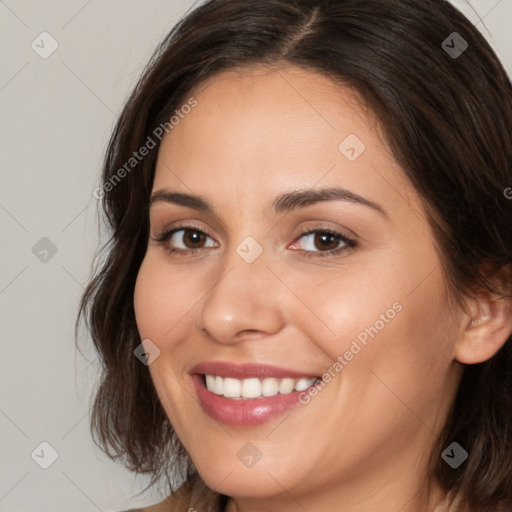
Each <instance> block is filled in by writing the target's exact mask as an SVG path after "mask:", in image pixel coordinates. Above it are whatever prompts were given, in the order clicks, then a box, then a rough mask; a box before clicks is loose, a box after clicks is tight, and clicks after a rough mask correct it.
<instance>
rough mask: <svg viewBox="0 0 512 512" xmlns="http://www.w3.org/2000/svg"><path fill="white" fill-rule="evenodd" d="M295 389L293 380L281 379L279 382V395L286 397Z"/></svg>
mask: <svg viewBox="0 0 512 512" xmlns="http://www.w3.org/2000/svg"><path fill="white" fill-rule="evenodd" d="M294 387H295V380H294V379H283V380H282V381H281V384H279V393H281V394H282V395H288V394H289V393H291V392H292V391H293V388H294Z"/></svg>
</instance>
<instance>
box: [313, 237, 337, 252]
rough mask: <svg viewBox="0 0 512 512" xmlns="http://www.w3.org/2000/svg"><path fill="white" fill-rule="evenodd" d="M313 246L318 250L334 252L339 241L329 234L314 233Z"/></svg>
mask: <svg viewBox="0 0 512 512" xmlns="http://www.w3.org/2000/svg"><path fill="white" fill-rule="evenodd" d="M313 243H314V245H315V247H316V248H317V249H319V250H321V251H322V250H327V251H330V250H335V249H337V248H338V243H339V240H338V239H337V237H336V235H333V234H331V233H322V232H318V233H315V238H314V242H313Z"/></svg>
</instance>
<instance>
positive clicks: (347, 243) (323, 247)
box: [294, 228, 357, 257]
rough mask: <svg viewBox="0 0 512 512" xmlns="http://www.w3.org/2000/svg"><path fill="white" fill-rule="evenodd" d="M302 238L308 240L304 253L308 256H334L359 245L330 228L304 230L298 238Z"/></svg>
mask: <svg viewBox="0 0 512 512" xmlns="http://www.w3.org/2000/svg"><path fill="white" fill-rule="evenodd" d="M301 238H304V239H305V240H306V243H305V244H304V245H305V249H304V251H305V254H304V255H305V256H307V257H310V256H320V257H322V256H332V255H335V254H338V253H340V252H342V251H345V250H347V249H350V248H352V247H356V245H357V243H356V242H355V240H352V239H351V238H348V237H346V236H345V235H342V234H341V233H338V232H337V231H334V230H332V229H329V228H322V229H310V230H307V231H304V232H303V233H302V234H301V235H300V236H299V238H298V239H299V240H300V239H301ZM340 243H341V245H340ZM294 245H295V244H294Z"/></svg>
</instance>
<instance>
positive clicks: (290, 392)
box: [191, 362, 320, 427]
mask: <svg viewBox="0 0 512 512" xmlns="http://www.w3.org/2000/svg"><path fill="white" fill-rule="evenodd" d="M191 377H192V381H193V384H194V387H195V390H196V394H197V398H198V400H199V403H200V404H201V407H202V408H203V410H204V411H205V412H206V413H207V414H208V415H209V416H210V417H211V418H213V419H214V420H216V421H218V422H220V423H224V424H228V425H234V426H245V427H250V426H256V425H259V424H262V423H266V422H268V421H270V420H272V419H274V418H276V417H278V416H280V415H281V414H283V413H284V412H285V411H288V410H290V409H292V408H294V407H296V406H297V405H298V404H299V403H300V402H299V394H300V393H301V392H303V391H305V390H307V389H308V388H310V387H311V386H313V385H314V384H315V383H316V382H317V381H318V380H320V377H316V376H314V375H312V374H306V373H301V372H297V371H292V370H285V369H281V368H278V367H275V366H269V365H261V364H260V365H256V364H245V365H236V364H230V363H220V362H211V363H202V364H199V365H196V366H195V367H194V368H193V369H192V372H191Z"/></svg>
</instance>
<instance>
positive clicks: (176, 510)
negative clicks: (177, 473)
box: [122, 474, 226, 512]
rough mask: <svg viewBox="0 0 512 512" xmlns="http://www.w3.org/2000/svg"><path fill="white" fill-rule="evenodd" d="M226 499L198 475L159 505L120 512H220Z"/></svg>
mask: <svg viewBox="0 0 512 512" xmlns="http://www.w3.org/2000/svg"><path fill="white" fill-rule="evenodd" d="M225 501H226V497H225V496H222V495H221V494H219V493H216V492H215V491H212V490H211V489H210V488H208V487H207V486H206V484H205V483H204V482H203V480H202V479H201V477H199V475H198V474H196V475H194V476H193V477H192V478H190V479H189V480H188V481H186V482H184V483H183V484H182V485H181V486H180V487H179V488H178V489H177V490H176V491H175V492H174V493H172V494H171V495H170V496H168V497H167V498H165V499H164V500H163V501H160V502H159V503H155V504H154V505H149V506H147V507H144V508H136V509H129V510H125V511H122V512H190V511H192V510H200V511H201V512H222V511H223V509H224V505H225Z"/></svg>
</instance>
